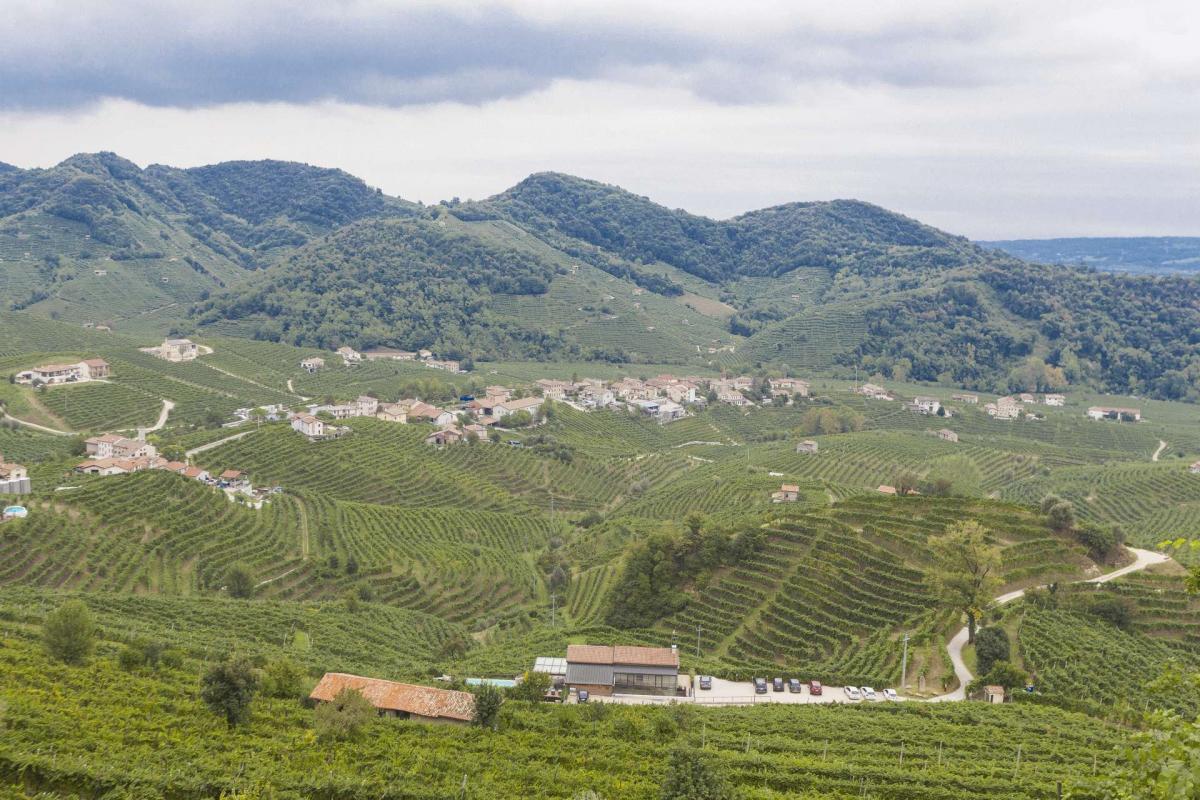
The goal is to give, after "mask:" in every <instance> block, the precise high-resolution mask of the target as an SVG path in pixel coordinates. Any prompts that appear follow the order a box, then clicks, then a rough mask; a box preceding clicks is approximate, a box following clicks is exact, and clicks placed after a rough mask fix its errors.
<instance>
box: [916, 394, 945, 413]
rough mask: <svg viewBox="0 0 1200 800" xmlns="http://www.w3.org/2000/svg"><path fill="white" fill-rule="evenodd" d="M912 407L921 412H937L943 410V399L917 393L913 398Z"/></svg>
mask: <svg viewBox="0 0 1200 800" xmlns="http://www.w3.org/2000/svg"><path fill="white" fill-rule="evenodd" d="M911 408H912V409H913V410H914V411H916V412H917V413H919V414H936V413H938V412H939V411H941V410H942V401H941V400H938V399H937V398H936V397H926V396H924V395H917V396H916V397H914V398H913V401H912V403H911Z"/></svg>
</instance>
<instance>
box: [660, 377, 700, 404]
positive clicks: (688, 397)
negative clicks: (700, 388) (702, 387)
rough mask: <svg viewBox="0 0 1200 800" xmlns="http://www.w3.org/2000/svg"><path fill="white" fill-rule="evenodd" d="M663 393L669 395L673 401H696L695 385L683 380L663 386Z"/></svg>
mask: <svg viewBox="0 0 1200 800" xmlns="http://www.w3.org/2000/svg"><path fill="white" fill-rule="evenodd" d="M663 394H665V395H666V396H667V397H669V398H670V399H671V402H673V403H694V402H696V387H695V386H694V385H693V384H691V383H687V382H684V381H680V382H679V383H672V384H671V385H670V386H667V387H664V388H663Z"/></svg>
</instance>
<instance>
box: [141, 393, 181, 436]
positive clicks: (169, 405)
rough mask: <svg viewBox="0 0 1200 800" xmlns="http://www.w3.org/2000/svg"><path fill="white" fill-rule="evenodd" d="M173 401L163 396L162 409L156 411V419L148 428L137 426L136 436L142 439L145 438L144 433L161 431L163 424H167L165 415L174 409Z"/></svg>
mask: <svg viewBox="0 0 1200 800" xmlns="http://www.w3.org/2000/svg"><path fill="white" fill-rule="evenodd" d="M174 408H175V403H174V402H173V401H171V400H167V399H166V398H163V407H162V411H160V412H158V420H157V421H156V422H155V423H154V424H153V425H152V426H150V427H149V428H138V436H139V437H140V438H142V439H145V438H146V434H148V433H154V432H155V431H161V430H162V429H163V426H164V425H166V424H167V417H168V416H169V415H170V413H171V411H172V410H174Z"/></svg>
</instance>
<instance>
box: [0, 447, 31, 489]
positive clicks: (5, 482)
mask: <svg viewBox="0 0 1200 800" xmlns="http://www.w3.org/2000/svg"><path fill="white" fill-rule="evenodd" d="M29 491H30V486H29V470H27V469H26V468H25V467H24V466H23V465H21V464H14V463H13V462H11V461H5V460H4V454H3V453H0V494H29Z"/></svg>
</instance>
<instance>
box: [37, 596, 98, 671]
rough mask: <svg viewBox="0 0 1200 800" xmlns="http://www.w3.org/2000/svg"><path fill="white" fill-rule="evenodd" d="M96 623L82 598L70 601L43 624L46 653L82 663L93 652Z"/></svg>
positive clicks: (66, 661) (69, 662) (63, 659)
mask: <svg viewBox="0 0 1200 800" xmlns="http://www.w3.org/2000/svg"><path fill="white" fill-rule="evenodd" d="M95 639H96V623H95V622H93V621H92V613H91V612H90V611H88V607H87V606H86V605H84V603H83V601H82V600H68V601H67V602H65V603H63V604H62V605H61V606H59V607H58V608H57V609H55V610H54V611H53V612H51V613H50V614H49V615H48V616H47V617H46V621H45V622H44V623H43V624H42V641H43V642H44V643H45V645H46V652H48V653H49V654H50V655H51V657H53V658H56V659H58V660H59V661H62V662H63V663H64V664H82V663H83V662H84V661H85V660H86V659H87V657H88V656H89V655H91V653H92V648H93V647H94V646H95Z"/></svg>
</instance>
